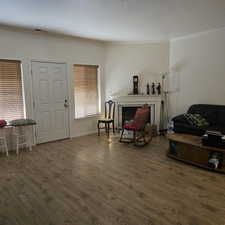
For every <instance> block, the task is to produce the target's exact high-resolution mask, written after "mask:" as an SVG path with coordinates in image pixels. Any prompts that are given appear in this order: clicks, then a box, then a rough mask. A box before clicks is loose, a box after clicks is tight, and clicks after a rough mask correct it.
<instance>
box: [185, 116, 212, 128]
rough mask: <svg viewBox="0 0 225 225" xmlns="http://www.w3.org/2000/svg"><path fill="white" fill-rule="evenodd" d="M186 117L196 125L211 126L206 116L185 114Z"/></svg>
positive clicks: (191, 123)
mask: <svg viewBox="0 0 225 225" xmlns="http://www.w3.org/2000/svg"><path fill="white" fill-rule="evenodd" d="M184 116H185V118H186V119H187V121H188V122H189V124H190V125H192V126H195V127H207V126H209V123H208V122H207V121H206V119H205V118H204V117H202V116H201V115H200V114H189V113H186V114H184Z"/></svg>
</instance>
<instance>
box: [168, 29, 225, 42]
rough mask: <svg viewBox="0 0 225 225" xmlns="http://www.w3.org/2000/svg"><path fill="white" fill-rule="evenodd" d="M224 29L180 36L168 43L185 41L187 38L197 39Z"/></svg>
mask: <svg viewBox="0 0 225 225" xmlns="http://www.w3.org/2000/svg"><path fill="white" fill-rule="evenodd" d="M224 29H225V27H220V28H215V29H211V30H205V31H200V32H196V33H192V34H187V35H182V36H180V37H176V38H171V39H170V41H171V42H174V41H179V40H185V39H189V38H195V37H199V36H202V35H205V34H209V33H212V32H216V31H220V30H224Z"/></svg>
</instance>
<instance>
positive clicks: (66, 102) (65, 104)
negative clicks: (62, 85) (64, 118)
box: [64, 99, 69, 108]
mask: <svg viewBox="0 0 225 225" xmlns="http://www.w3.org/2000/svg"><path fill="white" fill-rule="evenodd" d="M64 107H65V108H68V107H69V104H68V100H67V99H65V103H64Z"/></svg>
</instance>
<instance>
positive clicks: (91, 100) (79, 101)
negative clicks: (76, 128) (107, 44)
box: [74, 65, 99, 118]
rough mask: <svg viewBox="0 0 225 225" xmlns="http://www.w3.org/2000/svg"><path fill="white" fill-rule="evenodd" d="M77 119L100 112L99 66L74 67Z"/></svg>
mask: <svg viewBox="0 0 225 225" xmlns="http://www.w3.org/2000/svg"><path fill="white" fill-rule="evenodd" d="M74 100H75V118H82V117H87V116H90V115H95V114H97V113H98V112H99V102H98V66H88V65H74Z"/></svg>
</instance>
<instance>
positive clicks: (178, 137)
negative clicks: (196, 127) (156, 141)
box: [167, 134, 225, 152]
mask: <svg viewBox="0 0 225 225" xmlns="http://www.w3.org/2000/svg"><path fill="white" fill-rule="evenodd" d="M167 138H168V139H169V140H171V141H176V142H180V143H184V144H189V145H193V146H196V147H199V148H202V149H207V150H211V151H220V152H225V149H222V148H216V147H211V146H206V145H203V144H202V141H201V137H199V136H194V135H191V134H168V135H167Z"/></svg>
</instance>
